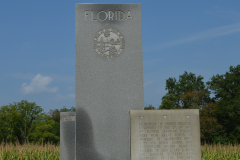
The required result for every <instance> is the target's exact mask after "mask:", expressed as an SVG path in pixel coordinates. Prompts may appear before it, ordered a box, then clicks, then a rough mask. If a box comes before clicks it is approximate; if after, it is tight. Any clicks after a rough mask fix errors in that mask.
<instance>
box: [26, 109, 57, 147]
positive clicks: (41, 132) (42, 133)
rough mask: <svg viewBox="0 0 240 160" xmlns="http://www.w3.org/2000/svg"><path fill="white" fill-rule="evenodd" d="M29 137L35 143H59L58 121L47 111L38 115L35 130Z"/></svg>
mask: <svg viewBox="0 0 240 160" xmlns="http://www.w3.org/2000/svg"><path fill="white" fill-rule="evenodd" d="M29 137H30V139H31V140H32V141H33V142H35V143H41V142H43V143H48V142H52V143H55V144H57V143H58V142H59V139H60V137H59V136H58V135H56V122H55V121H54V120H53V119H51V117H50V115H48V114H46V113H42V114H41V115H39V116H38V117H37V122H36V123H35V124H34V132H32V133H30V134H29Z"/></svg>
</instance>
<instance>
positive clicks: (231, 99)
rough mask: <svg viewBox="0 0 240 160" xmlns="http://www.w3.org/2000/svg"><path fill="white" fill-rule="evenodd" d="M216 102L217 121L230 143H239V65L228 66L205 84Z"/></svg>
mask: <svg viewBox="0 0 240 160" xmlns="http://www.w3.org/2000/svg"><path fill="white" fill-rule="evenodd" d="M207 85H208V86H209V88H210V89H211V90H212V91H213V93H214V95H215V97H214V100H215V101H216V102H217V109H216V114H217V119H218V121H219V123H220V124H221V125H222V126H223V129H224V131H225V133H226V134H227V136H228V137H229V140H230V142H232V143H236V142H240V65H237V66H236V67H233V66H230V68H229V71H228V72H226V73H225V74H223V75H219V74H217V75H216V76H213V77H212V78H211V81H209V82H207Z"/></svg>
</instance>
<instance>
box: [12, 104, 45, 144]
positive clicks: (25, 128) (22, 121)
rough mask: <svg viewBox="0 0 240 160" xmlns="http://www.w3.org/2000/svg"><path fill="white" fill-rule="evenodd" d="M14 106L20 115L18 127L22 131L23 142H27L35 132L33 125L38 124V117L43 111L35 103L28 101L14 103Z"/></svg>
mask: <svg viewBox="0 0 240 160" xmlns="http://www.w3.org/2000/svg"><path fill="white" fill-rule="evenodd" d="M14 105H16V108H17V110H18V111H19V113H20V117H19V122H18V127H19V129H20V131H21V137H22V139H23V142H26V141H27V140H28V135H29V133H31V132H32V131H33V124H34V123H35V122H36V118H37V116H38V115H40V114H41V113H42V111H43V109H42V108H41V107H40V106H37V105H36V103H35V102H27V101H26V100H22V101H21V102H17V103H14Z"/></svg>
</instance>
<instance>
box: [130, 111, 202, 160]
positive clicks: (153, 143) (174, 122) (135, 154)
mask: <svg viewBox="0 0 240 160" xmlns="http://www.w3.org/2000/svg"><path fill="white" fill-rule="evenodd" d="M130 119H131V160H159V159H161V160H201V145H200V122H199V110H198V109H179V110H151V111H149V110H142V111H130Z"/></svg>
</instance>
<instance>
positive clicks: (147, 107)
mask: <svg viewBox="0 0 240 160" xmlns="http://www.w3.org/2000/svg"><path fill="white" fill-rule="evenodd" d="M155 109H156V108H155V107H154V106H153V105H151V104H149V105H148V106H145V107H144V110H155Z"/></svg>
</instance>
